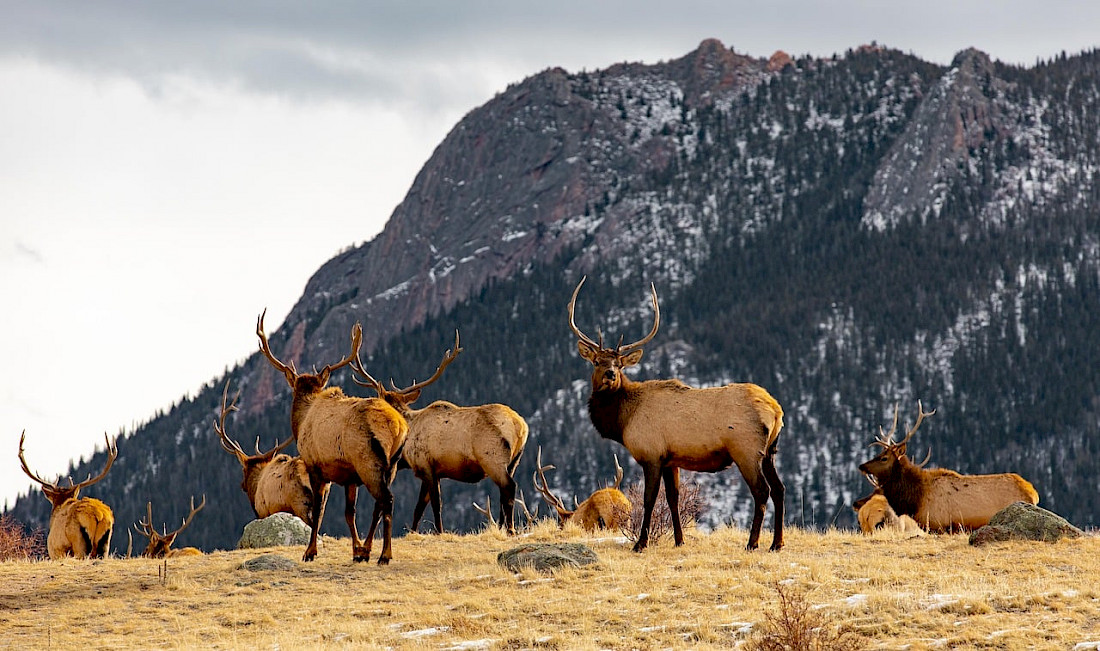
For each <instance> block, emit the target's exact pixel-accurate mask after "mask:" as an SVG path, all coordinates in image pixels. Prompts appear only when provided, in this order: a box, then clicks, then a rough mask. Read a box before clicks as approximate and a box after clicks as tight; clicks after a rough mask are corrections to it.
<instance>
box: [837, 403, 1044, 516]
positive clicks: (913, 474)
mask: <svg viewBox="0 0 1100 651" xmlns="http://www.w3.org/2000/svg"><path fill="white" fill-rule="evenodd" d="M934 413H936V412H935V410H933V411H930V412H925V411H924V408H923V407H922V405H921V404H920V402H917V421H916V423H915V424H914V425H913V427H912V429H910V430H909V431H908V433H906V435H905V438H904V439H902V440H901V441H900V442H897V443H895V442H894V432H895V431H896V430H897V426H898V411H897V407H895V408H894V425H893V427H891V428H890V433H889V434H885V435H884V434H882V433H881V429H880V435H879V437H878V439H876V440H875V441H874V442H873V443H872V445H878V446H881V447H882V452H881V453H880V454H879V455H878V456H876V457H875V458H874V459H871V460H870V461H868V462H866V463H864V464H862V465H860V467H859V470H860V472H862V473H864V474H865V475H870V476H872V477H874V483H876V484H877V485H878V486H879V487H881V489H882V494H883V495H884V496H885V498H886V500H887V501H888V502H889V505H890V506H891V507H893V509H894V511H896V512H897V514H898V515H899V516H903V515H908V516H910V517H912V518H913V519H914V520H916V522H917V524H918V525H920V527H921V528H922V529H924V530H925V531H929V532H932V533H942V532H951V531H969V530H971V529H977V528H978V527H981V526H984V525H986V524H988V523H989V519H990V518H991V517H993V515H994V514H996V513H997V511H1000V510H1001V509H1003V508H1004V507H1006V506H1008V505H1009V504H1012V503H1014V502H1027V503H1029V504H1038V503H1039V494H1038V493H1036V492H1035V488H1034V487H1033V486H1032V485H1031V484H1030V483H1029V482H1028V481H1026V480H1025V479H1024V478H1023V477H1020V476H1019V475H1017V474H1015V473H1003V474H997V475H960V474H959V473H957V472H955V471H954V470H947V469H944V468H934V469H931V470H925V469H924V468H922V467H921V466H922V465H923V464H916V463H913V462H912V461H910V460H909V458H908V457H907V456H906V445H908V443H909V440H910V439H911V438H913V434H914V433H916V431H917V428H919V427H920V425H921V422H923V421H924V418H925V417H926V416H931V415H932V414H934ZM926 461H927V459H926Z"/></svg>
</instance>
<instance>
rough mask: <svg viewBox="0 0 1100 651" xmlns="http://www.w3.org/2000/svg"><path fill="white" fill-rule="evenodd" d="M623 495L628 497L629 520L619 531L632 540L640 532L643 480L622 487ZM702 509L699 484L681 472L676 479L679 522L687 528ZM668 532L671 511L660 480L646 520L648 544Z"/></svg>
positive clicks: (703, 508) (703, 507) (670, 524)
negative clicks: (647, 522)
mask: <svg viewBox="0 0 1100 651" xmlns="http://www.w3.org/2000/svg"><path fill="white" fill-rule="evenodd" d="M626 498H627V499H628V500H630V504H631V509H630V520H629V521H627V522H626V524H625V525H623V527H622V532H623V535H624V536H626V537H627V538H629V539H630V540H632V541H637V540H638V535H639V534H640V533H641V532H642V515H643V512H644V501H645V500H644V498H645V484H644V483H643V482H637V483H634V484H631V485H630V487H629V488H627V489H626ZM705 510H706V503H705V501H704V500H703V496H702V493H701V491H700V490H699V484H698V483H696V482H695V480H693V479H688V478H685V477H683V475H681V479H680V526H681V527H683V528H687V527H688V526H689V525H691V524H693V523H695V522H696V521H697V520H698V519H699V516H700V515H702V514H703V512H704V511H705ZM671 532H672V514H671V513H670V512H669V510H668V500H666V499H665V486H664V482H662V483H661V489H660V491H659V492H658V493H657V502H656V504H654V506H653V514H652V515H651V516H650V522H649V542H650V544H653V543H656V542H658V541H660V539H661V538H662V537H664V536H665V535H668V534H669V533H671Z"/></svg>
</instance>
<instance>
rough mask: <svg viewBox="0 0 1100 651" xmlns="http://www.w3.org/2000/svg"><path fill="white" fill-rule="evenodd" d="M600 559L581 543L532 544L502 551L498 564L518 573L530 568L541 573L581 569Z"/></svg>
mask: <svg viewBox="0 0 1100 651" xmlns="http://www.w3.org/2000/svg"><path fill="white" fill-rule="evenodd" d="M599 560H600V558H599V557H598V556H596V552H594V551H592V548H591V547H588V546H587V545H582V544H580V543H532V544H529V545H520V546H519V547H513V548H512V549H508V550H505V551H502V552H501V553H500V554H498V555H497V563H500V564H501V565H503V566H504V567H506V568H508V569H509V570H512V571H513V572H518V571H519V570H520V569H521V568H524V567H530V568H533V569H535V570H537V571H539V572H553V571H554V570H556V569H558V568H559V567H581V566H584V565H590V564H592V563H598V562H599Z"/></svg>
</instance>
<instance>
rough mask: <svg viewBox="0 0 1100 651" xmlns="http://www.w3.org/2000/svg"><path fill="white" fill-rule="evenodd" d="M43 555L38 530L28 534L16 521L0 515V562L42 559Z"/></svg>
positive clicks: (44, 548)
mask: <svg viewBox="0 0 1100 651" xmlns="http://www.w3.org/2000/svg"><path fill="white" fill-rule="evenodd" d="M45 553H46V546H45V543H44V542H43V539H42V532H41V531H40V530H39V531H34V532H33V533H29V534H28V533H27V532H26V530H25V529H24V528H23V525H22V523H20V522H19V521H18V520H16V519H15V518H13V517H11V516H10V515H8V514H6V513H5V514H4V515H0V561H11V560H27V559H32V558H42V557H44V556H45Z"/></svg>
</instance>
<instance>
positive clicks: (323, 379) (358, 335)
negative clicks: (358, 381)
mask: <svg viewBox="0 0 1100 651" xmlns="http://www.w3.org/2000/svg"><path fill="white" fill-rule="evenodd" d="M266 314H267V310H266V309H265V310H264V311H263V313H262V314H260V316H259V318H257V319H256V336H257V337H259V338H260V351H261V352H262V353H263V354H264V356H265V357H267V361H269V362H271V365H272V366H274V367H275V368H276V369H277V370H278V371H280V372H282V374H283V377H285V378H286V383H287V384H288V385H290V388H291V390H293V391H294V396H295V397H298V396H307V395H312V394H314V393H317V392H319V391H321V390H322V389H324V388H325V385H327V384H328V378H329V375H330V374H332V372H333V371H335V370H337V369H339V368H342V367H344V366H347V365H348V364H350V363H351V362H352V361H353V360H354V359H355V357H356V356H357V355H358V354H359V347H360V346H361V345H362V343H363V327H362V326H361V325H359V324H358V323H356V324H355V325H354V326H352V328H351V353H349V354H348V356H347V357H345V358H344V359H342V360H341V361H339V362H337V363H336V364H331V365H328V366H325V367H324V368H322V369H321V370H320V371H317V372H315V373H298V371H297V370H296V369H295V368H294V364H293V363H291V364H284V363H282V362H281V361H279V358H277V357H275V355H274V354H273V353H272V352H271V346H270V345H268V342H267V335H265V334H264V316H265V315H266Z"/></svg>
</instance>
